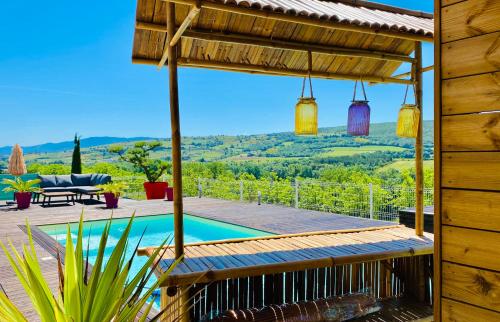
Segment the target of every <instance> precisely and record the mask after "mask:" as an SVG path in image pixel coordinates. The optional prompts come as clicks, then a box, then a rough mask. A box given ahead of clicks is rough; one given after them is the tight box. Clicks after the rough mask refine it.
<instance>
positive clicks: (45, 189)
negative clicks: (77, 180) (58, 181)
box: [43, 187, 71, 192]
mask: <svg viewBox="0 0 500 322" xmlns="http://www.w3.org/2000/svg"><path fill="white" fill-rule="evenodd" d="M66 191H71V188H70V187H49V188H43V192H66Z"/></svg>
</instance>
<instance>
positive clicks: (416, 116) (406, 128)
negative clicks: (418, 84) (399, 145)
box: [396, 86, 420, 138]
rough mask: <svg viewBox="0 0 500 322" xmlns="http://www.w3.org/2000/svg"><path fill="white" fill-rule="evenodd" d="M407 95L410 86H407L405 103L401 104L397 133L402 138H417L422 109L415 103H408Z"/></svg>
mask: <svg viewBox="0 0 500 322" xmlns="http://www.w3.org/2000/svg"><path fill="white" fill-rule="evenodd" d="M413 90H415V89H413ZM407 95H408V86H407V87H406V93H405V98H404V101H403V105H402V106H401V109H400V110H399V114H398V123H397V126H396V135H397V136H399V137H402V138H416V137H417V134H418V127H419V123H420V109H419V108H418V106H417V105H415V104H406V97H407Z"/></svg>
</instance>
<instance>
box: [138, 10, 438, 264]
mask: <svg viewBox="0 0 500 322" xmlns="http://www.w3.org/2000/svg"><path fill="white" fill-rule="evenodd" d="M433 28H434V27H433V16H432V15H431V14H427V13H423V12H416V11H411V10H406V9H402V8H396V7H391V6H386V5H382V4H378V3H371V2H367V1H362V0H336V1H321V0H212V1H208V0H169V1H163V0H138V3H137V13H136V27H135V34H134V44H133V54H132V61H133V63H137V64H148V65H154V66H157V68H158V69H160V68H162V67H163V66H165V65H168V71H169V91H170V112H171V129H172V163H173V185H174V191H175V193H174V227H175V256H176V257H179V256H182V255H183V253H184V241H183V219H182V217H183V204H182V175H181V173H182V171H181V134H180V126H179V117H180V115H179V96H178V77H177V68H178V66H186V67H198V68H209V69H218V70H226V71H235V72H245V73H255V74H265V75H284V76H296V77H305V76H307V75H310V76H311V77H315V78H325V79H343V80H363V81H367V82H371V83H395V84H402V85H408V84H410V85H411V84H414V86H415V88H416V104H417V105H418V106H419V108H420V109H421V110H422V73H423V72H424V71H425V70H429V69H431V68H432V67H428V68H423V67H422V42H433ZM402 64H410V66H411V71H410V72H408V73H404V74H399V75H394V73H395V72H396V70H397V69H398V68H399V67H400V66H401V65H402ZM420 118H421V119H420V127H419V131H418V136H417V138H416V141H415V153H416V156H415V159H416V217H415V218H416V220H415V227H416V229H415V232H416V235H417V236H423V142H422V123H423V122H422V113H420Z"/></svg>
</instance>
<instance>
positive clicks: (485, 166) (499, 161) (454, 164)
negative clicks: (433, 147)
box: [441, 152, 500, 191]
mask: <svg viewBox="0 0 500 322" xmlns="http://www.w3.org/2000/svg"><path fill="white" fill-rule="evenodd" d="M441 162H442V178H441V180H442V181H441V185H442V187H446V188H462V189H477V190H492V191H500V152H443V154H442V159H441Z"/></svg>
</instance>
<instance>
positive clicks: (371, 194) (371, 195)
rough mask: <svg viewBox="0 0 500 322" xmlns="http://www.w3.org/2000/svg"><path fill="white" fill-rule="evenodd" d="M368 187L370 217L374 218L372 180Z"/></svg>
mask: <svg viewBox="0 0 500 322" xmlns="http://www.w3.org/2000/svg"><path fill="white" fill-rule="evenodd" d="M368 187H369V188H370V219H373V184H372V183H371V182H370V183H369V184H368Z"/></svg>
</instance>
